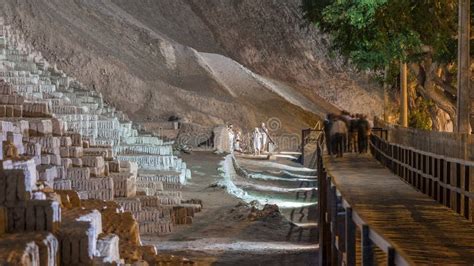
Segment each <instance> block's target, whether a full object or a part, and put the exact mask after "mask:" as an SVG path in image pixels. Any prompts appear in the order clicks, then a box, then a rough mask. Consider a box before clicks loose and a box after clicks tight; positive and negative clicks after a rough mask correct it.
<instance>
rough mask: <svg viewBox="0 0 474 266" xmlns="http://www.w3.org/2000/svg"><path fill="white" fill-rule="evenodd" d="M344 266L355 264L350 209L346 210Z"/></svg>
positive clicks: (354, 238)
mask: <svg viewBox="0 0 474 266" xmlns="http://www.w3.org/2000/svg"><path fill="white" fill-rule="evenodd" d="M345 235H346V236H345V238H346V265H348V266H354V265H355V264H356V254H355V253H356V228H355V224H354V221H352V208H351V207H348V208H346V232H345Z"/></svg>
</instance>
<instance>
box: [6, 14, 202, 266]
mask: <svg viewBox="0 0 474 266" xmlns="http://www.w3.org/2000/svg"><path fill="white" fill-rule="evenodd" d="M172 145H173V143H172V142H164V141H162V140H161V139H160V138H158V137H156V136H154V135H152V134H146V133H141V132H139V129H137V127H135V126H133V124H132V122H130V121H129V120H128V119H127V118H126V116H125V115H124V114H123V113H121V112H119V111H117V110H115V109H114V108H112V107H109V106H107V105H106V104H105V103H104V101H103V99H102V96H101V95H100V94H99V93H97V92H95V91H89V90H86V89H85V88H84V87H83V86H82V85H81V84H80V83H78V82H75V81H74V80H73V79H71V78H69V77H67V76H66V75H65V74H64V73H63V72H61V71H59V70H57V69H56V67H50V65H49V64H48V62H47V61H46V60H44V59H43V58H42V56H41V54H40V53H37V52H35V51H34V50H33V49H32V48H31V47H30V46H28V45H26V44H25V43H24V42H23V41H22V38H21V35H20V34H19V33H17V32H15V31H14V30H12V29H11V28H10V27H8V26H5V25H4V23H3V20H2V19H1V18H0V264H3V263H12V264H15V263H20V264H21V263H25V264H29V263H31V264H33V265H38V264H41V265H55V264H57V263H62V264H64V265H77V264H86V265H87V264H92V263H112V262H115V263H121V262H127V263H132V262H139V261H142V260H145V261H148V262H152V263H155V262H158V261H160V262H162V261H172V262H176V261H180V260H179V259H177V258H173V257H166V258H165V257H163V256H157V255H156V252H155V251H154V248H152V247H143V246H141V244H140V233H144V234H145V233H147V234H148V233H152V234H165V233H169V232H171V230H172V228H173V226H174V225H176V224H184V223H190V222H191V221H192V217H193V216H194V212H196V211H199V210H200V207H201V206H200V204H195V203H185V202H183V201H182V196H181V193H180V192H179V191H170V190H167V189H170V188H171V189H179V188H180V187H181V186H182V185H184V184H185V183H186V180H187V179H189V178H190V171H189V170H188V169H187V168H186V164H185V163H184V162H183V161H182V160H181V159H180V158H178V157H177V156H176V155H175V154H174V152H173V148H172ZM59 258H60V259H59Z"/></svg>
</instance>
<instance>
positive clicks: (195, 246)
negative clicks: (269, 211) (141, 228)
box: [142, 152, 318, 265]
mask: <svg viewBox="0 0 474 266" xmlns="http://www.w3.org/2000/svg"><path fill="white" fill-rule="evenodd" d="M183 158H184V160H185V161H186V162H187V164H188V166H189V167H190V169H191V170H192V172H193V179H192V180H191V182H190V183H189V184H188V185H187V186H186V187H185V188H184V189H183V194H184V197H185V198H187V199H192V198H196V199H201V200H202V201H203V205H204V208H203V211H202V212H201V213H199V214H197V215H196V217H195V218H194V222H193V224H192V225H185V226H179V227H176V229H175V231H174V232H173V233H172V234H170V235H167V236H162V237H156V236H143V237H142V241H143V242H144V243H146V244H154V245H155V246H156V247H157V249H158V250H159V252H162V253H167V254H175V255H183V256H186V257H188V258H190V259H192V260H194V261H197V262H198V263H199V265H211V264H212V265H317V254H318V253H317V252H318V245H317V244H316V243H315V242H314V241H311V239H310V237H309V235H303V238H302V241H297V240H296V235H295V236H294V237H293V238H292V239H290V241H287V239H286V237H287V234H288V232H289V229H290V226H289V222H288V220H286V218H284V217H283V216H280V215H278V216H275V217H267V218H264V219H262V220H257V221H250V220H249V219H248V218H247V216H248V214H249V213H250V208H249V207H248V206H247V205H245V204H243V203H242V202H241V201H240V200H239V199H237V198H235V197H233V196H231V195H229V194H227V193H226V192H225V190H223V189H222V188H216V187H210V184H214V183H216V181H218V180H220V178H221V177H220V176H219V173H218V171H217V168H218V165H219V163H220V162H221V161H222V160H223V156H221V155H215V154H212V153H210V152H194V153H193V154H191V155H184V156H183Z"/></svg>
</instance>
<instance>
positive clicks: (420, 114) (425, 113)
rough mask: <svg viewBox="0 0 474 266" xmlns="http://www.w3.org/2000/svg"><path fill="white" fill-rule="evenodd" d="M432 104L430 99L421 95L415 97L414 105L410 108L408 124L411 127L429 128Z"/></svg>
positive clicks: (430, 125) (430, 126)
mask: <svg viewBox="0 0 474 266" xmlns="http://www.w3.org/2000/svg"><path fill="white" fill-rule="evenodd" d="M432 106H433V103H432V102H431V101H428V100H425V99H423V98H422V97H418V98H417V99H416V107H415V108H413V109H411V110H410V114H409V116H408V124H409V126H410V127H412V128H418V129H424V130H431V128H432V122H431V117H430V108H431V107H432Z"/></svg>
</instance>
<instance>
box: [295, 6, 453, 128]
mask: <svg viewBox="0 0 474 266" xmlns="http://www.w3.org/2000/svg"><path fill="white" fill-rule="evenodd" d="M302 9H303V12H304V17H305V19H306V20H307V21H308V22H310V23H313V24H315V25H316V26H317V27H318V28H319V29H320V30H321V31H322V32H323V33H326V34H328V35H329V36H330V37H331V39H332V48H333V49H334V50H336V51H338V52H339V53H340V54H342V55H343V56H344V57H346V58H347V59H348V60H350V61H351V62H352V63H353V64H354V65H355V66H357V67H358V68H359V69H360V70H372V71H375V73H378V74H380V75H381V74H382V73H383V72H384V71H385V70H386V69H387V67H389V73H392V74H395V75H396V74H398V71H393V69H398V66H399V64H400V62H405V63H408V64H409V68H410V71H411V73H412V74H413V75H415V77H416V79H417V93H418V94H419V95H421V96H423V97H424V98H426V99H428V100H431V101H432V102H434V103H435V105H436V106H437V107H438V108H441V109H442V110H444V111H445V112H447V113H448V114H449V115H450V116H451V118H453V120H454V117H455V95H456V88H455V86H454V84H455V83H456V80H455V76H456V71H455V63H456V54H457V26H458V25H457V0H302ZM390 69H392V70H390ZM390 78H391V80H394V77H393V76H392V77H390V76H389V77H388V80H390ZM432 109H433V110H434V108H432ZM436 113H437V112H434V111H433V112H432V114H433V118H434V116H435V115H437V114H436ZM433 126H434V127H436V125H433Z"/></svg>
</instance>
